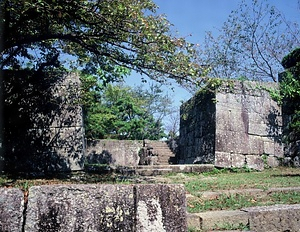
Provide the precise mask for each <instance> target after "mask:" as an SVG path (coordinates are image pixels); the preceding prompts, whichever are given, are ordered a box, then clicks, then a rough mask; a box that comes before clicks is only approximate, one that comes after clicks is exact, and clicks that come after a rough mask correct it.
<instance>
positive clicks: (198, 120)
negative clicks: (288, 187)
mask: <svg viewBox="0 0 300 232" xmlns="http://www.w3.org/2000/svg"><path fill="white" fill-rule="evenodd" d="M262 86H263V87H262ZM270 87H273V88H274V87H276V86H274V85H273V84H271V83H258V82H239V81H228V82H225V83H223V85H222V86H220V87H219V88H218V89H217V90H216V91H214V92H212V91H202V92H199V93H198V94H197V95H196V96H194V97H193V98H192V99H190V100H189V101H188V102H187V103H185V104H184V105H183V106H182V107H181V121H180V142H179V145H180V154H179V157H180V162H181V163H198V162H201V163H212V164H215V166H217V167H227V168H228V167H244V166H248V167H249V168H254V169H258V170H262V169H263V168H264V166H265V165H269V166H278V165H279V160H280V159H282V158H283V149H282V144H281V130H282V116H281V108H280V107H279V106H278V105H277V103H276V102H275V101H273V100H272V99H271V97H270V96H269V94H268V92H267V91H266V90H263V89H264V88H270ZM186 115H187V116H186Z"/></svg>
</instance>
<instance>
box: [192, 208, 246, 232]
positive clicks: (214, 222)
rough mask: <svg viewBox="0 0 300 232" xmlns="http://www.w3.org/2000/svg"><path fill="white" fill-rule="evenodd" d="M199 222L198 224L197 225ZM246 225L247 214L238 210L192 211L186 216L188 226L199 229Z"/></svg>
mask: <svg viewBox="0 0 300 232" xmlns="http://www.w3.org/2000/svg"><path fill="white" fill-rule="evenodd" d="M199 222H200V226H198V225H199ZM228 224H230V225H240V224H243V225H247V224H248V215H247V213H246V212H243V211H239V210H222V211H211V212H204V213H194V214H193V215H189V216H188V226H189V227H194V228H198V229H200V230H204V231H207V230H213V229H214V228H218V227H220V226H222V225H223V226H224V225H228Z"/></svg>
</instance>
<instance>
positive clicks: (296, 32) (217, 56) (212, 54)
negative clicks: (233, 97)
mask: <svg viewBox="0 0 300 232" xmlns="http://www.w3.org/2000/svg"><path fill="white" fill-rule="evenodd" d="M299 38H300V28H299V24H297V22H289V21H288V20H287V19H286V18H285V16H284V15H283V14H282V13H281V12H280V10H279V9H276V8H275V7H274V6H271V5H270V4H268V1H267V0H263V1H257V0H252V1H251V3H250V4H248V1H245V0H243V1H242V2H241V4H240V5H239V7H238V9H237V10H234V11H232V13H231V14H230V15H229V17H228V20H227V21H226V22H225V23H224V25H223V27H222V28H221V29H220V35H219V36H217V37H215V36H214V35H213V34H212V33H211V32H209V33H207V35H206V40H205V43H204V44H203V46H202V47H201V50H200V51H199V53H200V54H201V59H200V60H199V63H200V64H202V65H204V66H206V67H209V69H210V71H209V76H211V77H221V78H222V77H224V78H238V77H244V78H246V79H250V80H267V81H270V80H271V81H277V78H278V73H280V72H282V71H283V68H282V66H281V60H282V58H283V57H284V56H285V54H288V53H289V52H290V51H291V50H293V49H294V48H296V47H298V46H299V45H300V39H299Z"/></svg>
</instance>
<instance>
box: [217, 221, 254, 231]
mask: <svg viewBox="0 0 300 232" xmlns="http://www.w3.org/2000/svg"><path fill="white" fill-rule="evenodd" d="M213 230H242V231H249V230H250V227H249V224H243V223H239V224H232V223H228V222H225V223H220V224H216V225H215V226H214V228H213Z"/></svg>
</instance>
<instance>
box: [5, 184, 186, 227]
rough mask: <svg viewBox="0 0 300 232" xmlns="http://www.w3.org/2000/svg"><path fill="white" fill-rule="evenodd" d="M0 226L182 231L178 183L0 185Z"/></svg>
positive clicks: (182, 210)
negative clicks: (21, 187) (24, 188)
mask: <svg viewBox="0 0 300 232" xmlns="http://www.w3.org/2000/svg"><path fill="white" fill-rule="evenodd" d="M0 209H1V210H0V231H28V232H29V231H30V232H35V231H61V232H64V231H65V232H70V231H108V232H109V231H111V232H114V231H137V232H147V231H161V232H164V231H165V232H167V231H170V232H181V231H182V232H183V231H187V220H186V198H185V190H184V187H183V186H182V185H103V184H101V185H100V184H99V185H97V184H95V185H49V186H33V187H31V188H30V189H29V195H28V200H26V202H25V204H24V198H23V193H22V191H21V190H19V189H4V188H0Z"/></svg>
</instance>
